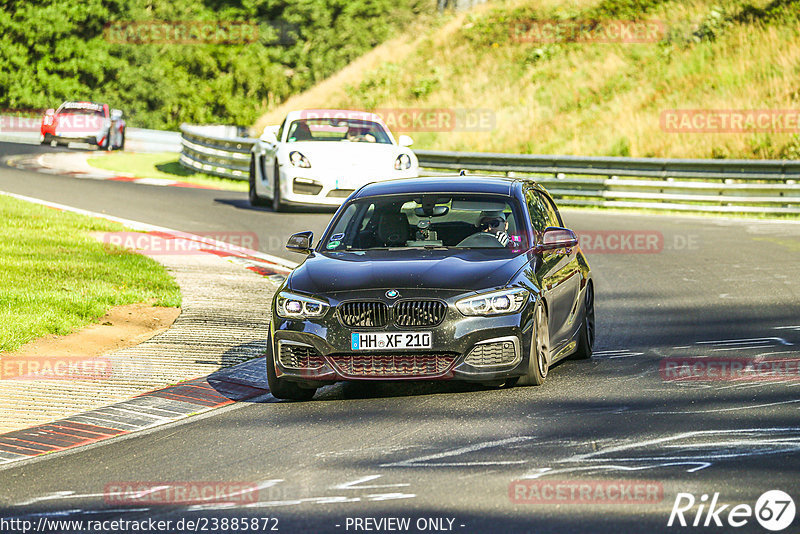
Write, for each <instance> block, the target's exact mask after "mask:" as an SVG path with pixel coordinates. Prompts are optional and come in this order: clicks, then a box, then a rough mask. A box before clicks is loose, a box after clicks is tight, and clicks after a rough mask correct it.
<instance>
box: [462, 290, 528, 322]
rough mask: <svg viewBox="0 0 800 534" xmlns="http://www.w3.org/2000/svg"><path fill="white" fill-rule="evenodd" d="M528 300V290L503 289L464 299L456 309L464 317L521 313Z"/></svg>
mask: <svg viewBox="0 0 800 534" xmlns="http://www.w3.org/2000/svg"><path fill="white" fill-rule="evenodd" d="M527 299H528V290H527V289H524V288H521V287H518V288H513V289H501V290H499V291H489V292H487V293H481V294H478V295H474V296H471V297H467V298H463V299H461V300H459V301H458V302H456V308H458V311H460V312H461V313H463V314H464V315H483V316H488V315H503V314H506V313H516V312H518V311H520V310H521V309H522V307H523V306H524V305H525V301H526V300H527Z"/></svg>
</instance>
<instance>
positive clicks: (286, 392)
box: [266, 335, 317, 401]
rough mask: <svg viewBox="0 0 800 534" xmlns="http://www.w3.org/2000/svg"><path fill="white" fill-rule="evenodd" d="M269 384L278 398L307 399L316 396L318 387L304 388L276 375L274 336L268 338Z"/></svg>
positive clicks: (270, 390) (271, 390) (270, 389)
mask: <svg viewBox="0 0 800 534" xmlns="http://www.w3.org/2000/svg"><path fill="white" fill-rule="evenodd" d="M266 361H267V384H268V385H269V392H270V393H272V396H273V397H275V398H276V399H285V400H294V401H307V400H311V399H312V398H313V397H314V394H315V393H316V392H317V388H303V387H300V386H299V385H298V384H296V383H294V382H290V381H288V380H286V379H283V378H278V377H277V376H276V375H275V356H274V353H273V347H272V336H271V335H270V336H269V337H268V338H267V354H266Z"/></svg>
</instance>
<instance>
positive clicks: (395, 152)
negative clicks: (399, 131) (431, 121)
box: [282, 141, 414, 172]
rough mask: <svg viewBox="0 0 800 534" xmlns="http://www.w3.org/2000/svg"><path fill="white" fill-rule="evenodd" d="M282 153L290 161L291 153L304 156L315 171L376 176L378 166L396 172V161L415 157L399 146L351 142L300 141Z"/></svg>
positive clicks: (288, 144) (285, 147)
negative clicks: (362, 172)
mask: <svg viewBox="0 0 800 534" xmlns="http://www.w3.org/2000/svg"><path fill="white" fill-rule="evenodd" d="M282 149H283V150H285V155H286V158H287V159H288V157H289V154H290V153H291V152H294V151H295V150H296V151H298V152H301V153H302V154H303V155H304V156H305V157H307V158H308V159H309V161H310V162H311V168H312V169H313V168H315V167H316V168H325V169H330V168H336V169H342V170H352V169H363V170H368V169H369V170H372V171H373V172H374V171H375V169H376V166H377V168H378V169H386V168H389V169H393V168H394V160H395V158H397V156H399V155H400V154H401V153H406V154H409V155H411V152H410V151H409V150H406V149H405V148H404V147H398V146H397V145H392V144H385V143H384V144H382V143H351V142H347V141H300V142H297V143H287V144H284V145H283V147H282ZM412 161H414V158H413V156H412Z"/></svg>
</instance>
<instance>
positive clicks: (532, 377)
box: [517, 302, 550, 386]
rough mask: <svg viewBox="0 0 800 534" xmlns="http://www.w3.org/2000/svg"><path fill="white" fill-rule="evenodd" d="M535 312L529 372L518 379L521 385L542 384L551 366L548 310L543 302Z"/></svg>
mask: <svg viewBox="0 0 800 534" xmlns="http://www.w3.org/2000/svg"><path fill="white" fill-rule="evenodd" d="M534 314H535V316H534V330H533V334H532V335H531V354H530V357H529V358H528V372H527V374H525V375H523V376H521V377H520V378H519V380H518V381H517V384H518V385H520V386H541V385H542V384H543V383H544V379H545V378H547V371H548V370H549V368H550V329H549V327H548V324H547V310H546V309H545V307H544V304H543V303H541V302H540V303H539V305H538V306H537V307H536V311H535V312H534Z"/></svg>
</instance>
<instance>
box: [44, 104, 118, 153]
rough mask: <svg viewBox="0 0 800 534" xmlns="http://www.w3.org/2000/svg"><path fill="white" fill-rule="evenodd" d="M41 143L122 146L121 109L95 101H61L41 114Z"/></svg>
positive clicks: (110, 147)
mask: <svg viewBox="0 0 800 534" xmlns="http://www.w3.org/2000/svg"><path fill="white" fill-rule="evenodd" d="M40 141H41V143H42V144H45V143H51V144H52V143H55V144H68V143H88V144H90V145H95V146H96V147H98V148H102V149H104V150H114V149H120V150H122V149H123V148H125V121H124V120H123V119H122V111H120V110H118V109H110V108H109V107H108V104H98V103H96V102H64V103H63V104H61V106H59V108H58V109H56V110H53V109H48V110H47V111H46V112H45V114H44V117H43V118H42V129H41V138H40Z"/></svg>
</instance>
